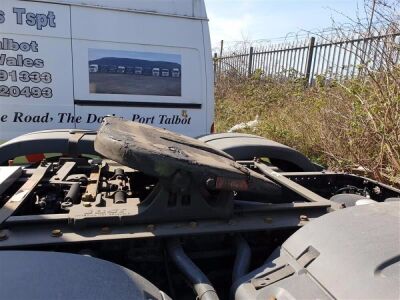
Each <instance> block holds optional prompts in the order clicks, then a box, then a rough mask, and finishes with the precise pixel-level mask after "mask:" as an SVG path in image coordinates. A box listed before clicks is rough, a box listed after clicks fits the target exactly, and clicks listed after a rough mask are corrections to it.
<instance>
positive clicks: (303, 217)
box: [300, 215, 309, 221]
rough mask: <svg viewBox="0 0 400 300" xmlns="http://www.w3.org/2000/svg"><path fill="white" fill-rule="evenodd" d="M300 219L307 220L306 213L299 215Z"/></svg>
mask: <svg viewBox="0 0 400 300" xmlns="http://www.w3.org/2000/svg"><path fill="white" fill-rule="evenodd" d="M300 221H309V219H308V217H307V216H306V215H301V216H300Z"/></svg>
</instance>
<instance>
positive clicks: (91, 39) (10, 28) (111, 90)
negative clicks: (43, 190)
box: [0, 0, 214, 140]
mask: <svg viewBox="0 0 400 300" xmlns="http://www.w3.org/2000/svg"><path fill="white" fill-rule="evenodd" d="M0 16H2V17H0V33H1V34H2V36H3V40H1V42H2V43H1V46H2V47H1V48H0V55H2V56H1V57H2V59H0V72H1V71H3V73H4V74H7V79H5V80H3V81H1V82H0V140H7V139H10V138H12V137H15V136H18V135H20V134H23V133H27V132H31V131H37V130H45V129H56V128H81V129H97V128H98V126H99V124H100V123H101V121H102V119H103V117H104V116H105V115H116V116H120V117H124V118H125V119H128V120H133V121H137V122H142V123H147V124H150V125H154V126H158V127H162V128H167V129H169V130H173V131H176V132H180V133H183V134H186V135H189V136H198V135H202V134H207V133H209V129H210V127H211V124H212V122H213V117H214V112H213V111H214V98H213V78H212V77H213V74H212V62H211V47H210V39H209V31H208V20H207V16H206V12H205V5H204V1H201V0H155V1H140V0H133V1H122V0H116V1H112V2H111V1H105V0H96V1H95V0H87V1H84V4H82V1H79V0H38V1H22V0H2V6H1V7H0ZM88 20H90V22H88ZM1 21H3V22H1ZM34 21H35V22H36V23H35V24H33V22H34ZM4 41H5V42H6V44H7V45H6V46H7V47H5V46H4ZM8 45H15V46H14V47H8ZM16 45H18V49H17V46H16ZM27 45H30V48H29V49H28V46H27ZM25 50H26V51H25ZM4 76H5V75H4ZM2 78H3V79H4V78H5V77H2ZM28 79H29V80H28Z"/></svg>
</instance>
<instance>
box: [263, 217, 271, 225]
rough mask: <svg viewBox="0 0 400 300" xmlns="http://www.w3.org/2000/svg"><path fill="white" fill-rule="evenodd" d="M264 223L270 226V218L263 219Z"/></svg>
mask: <svg viewBox="0 0 400 300" xmlns="http://www.w3.org/2000/svg"><path fill="white" fill-rule="evenodd" d="M264 222H265V223H268V224H271V223H272V218H270V217H267V218H264Z"/></svg>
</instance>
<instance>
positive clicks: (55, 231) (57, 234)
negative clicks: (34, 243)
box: [51, 229, 63, 237]
mask: <svg viewBox="0 0 400 300" xmlns="http://www.w3.org/2000/svg"><path fill="white" fill-rule="evenodd" d="M62 235H63V232H62V231H61V229H53V230H52V231H51V236H52V237H60V236H62Z"/></svg>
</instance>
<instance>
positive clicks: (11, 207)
mask: <svg viewBox="0 0 400 300" xmlns="http://www.w3.org/2000/svg"><path fill="white" fill-rule="evenodd" d="M49 167H50V164H44V165H40V166H39V167H38V168H37V169H36V170H35V172H34V173H33V175H32V176H31V177H30V178H29V179H28V180H27V181H26V182H25V183H24V184H23V186H22V187H21V188H20V189H19V190H18V191H17V192H16V193H15V194H14V195H13V196H12V197H11V198H10V199H8V201H7V202H6V204H4V206H3V207H2V208H1V209H0V226H1V225H2V224H3V222H4V221H5V220H7V219H8V217H10V216H11V215H12V214H13V213H14V212H15V211H16V210H17V209H18V208H19V207H20V206H21V204H22V203H24V201H25V200H26V199H27V198H28V196H29V195H30V194H31V193H32V191H33V189H34V188H35V187H36V186H37V185H38V183H39V182H40V181H41V180H42V179H43V177H44V175H45V174H46V172H47V170H48V169H49Z"/></svg>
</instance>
